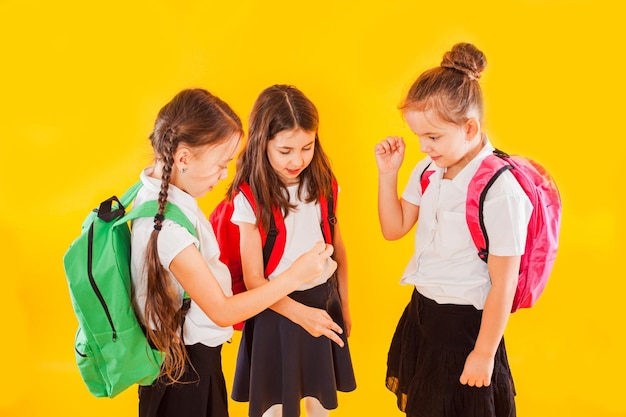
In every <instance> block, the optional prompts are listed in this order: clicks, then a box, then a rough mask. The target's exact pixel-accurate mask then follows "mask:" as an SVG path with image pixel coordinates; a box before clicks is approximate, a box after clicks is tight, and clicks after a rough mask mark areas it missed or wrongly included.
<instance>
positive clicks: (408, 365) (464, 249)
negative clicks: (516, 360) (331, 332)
mask: <svg viewBox="0 0 626 417" xmlns="http://www.w3.org/2000/svg"><path fill="white" fill-rule="evenodd" d="M492 151H493V146H492V145H491V144H490V143H489V141H487V142H486V144H485V146H484V147H483V148H482V149H481V151H480V152H479V153H478V155H476V157H474V158H473V159H472V160H471V161H470V162H469V163H468V164H467V165H466V166H465V167H464V168H463V169H462V170H461V171H460V172H459V173H458V174H457V175H456V176H455V178H454V179H452V180H448V179H444V178H443V174H444V172H445V170H444V169H442V168H438V167H436V166H435V164H431V162H432V161H431V160H430V158H425V159H424V160H422V161H420V162H419V163H418V164H417V166H416V167H415V169H414V170H413V172H412V174H411V177H410V179H409V182H408V183H407V186H406V188H405V190H404V192H403V194H402V198H403V199H404V200H406V201H407V202H409V203H411V204H414V205H416V206H419V207H420V212H419V218H418V222H417V227H416V231H415V252H414V254H413V256H412V258H411V260H410V261H409V263H408V265H407V267H406V269H405V271H404V274H403V276H402V278H401V281H400V282H401V283H402V284H408V285H413V286H415V291H414V293H413V295H412V298H411V301H410V302H409V304H408V306H407V307H406V309H405V311H404V313H403V315H402V317H401V319H400V321H399V323H398V326H397V328H396V332H395V334H394V337H393V339H392V342H391V346H390V349H389V354H388V363H387V387H388V388H389V389H390V390H391V391H392V392H394V393H396V395H397V397H398V407H399V408H400V409H401V410H402V411H405V412H406V414H407V416H410V417H426V416H428V417H444V416H445V417H456V416H458V417H494V416H497V417H509V416H514V415H515V400H514V396H515V387H514V384H513V378H512V376H511V372H510V369H509V364H508V360H507V357H506V348H505V345H504V339H502V341H501V342H500V346H499V348H498V351H497V353H496V355H495V367H494V372H493V377H492V381H491V385H490V386H489V387H482V388H476V387H469V386H466V385H462V384H461V383H460V382H459V378H460V376H461V373H462V371H463V367H464V364H465V359H466V358H467V355H468V354H469V353H470V352H471V351H472V350H473V348H474V344H475V342H476V338H477V336H478V331H479V329H480V323H481V318H482V310H483V308H484V305H485V300H486V298H487V294H488V293H489V290H490V289H491V279H490V277H489V272H488V269H487V264H486V263H485V262H483V261H482V260H481V259H480V258H479V257H478V255H477V250H476V247H475V246H474V243H473V241H472V238H471V235H470V232H469V229H468V227H467V223H466V219H465V204H466V198H467V186H468V184H469V182H470V180H471V178H472V176H473V175H474V174H475V173H476V171H477V169H478V167H479V165H480V163H481V162H482V160H483V159H484V158H485V157H486V156H487V155H489V154H491V153H492ZM429 164H430V167H429V168H428V169H429V170H430V169H433V170H435V172H434V173H433V174H432V175H431V176H430V177H429V178H430V184H429V185H428V187H427V188H426V190H425V192H424V194H423V195H422V189H421V176H422V172H423V171H424V169H425V168H426V167H427V166H428V165H429ZM531 212H532V205H531V203H530V201H529V200H528V197H527V196H526V194H525V193H524V191H523V190H522V188H521V187H520V185H519V184H518V183H517V181H516V180H515V178H514V177H513V175H512V174H511V173H510V172H506V173H504V175H501V176H500V177H499V178H498V179H497V180H496V181H495V183H494V184H493V186H492V188H491V189H490V191H489V192H488V193H487V197H486V200H485V204H484V210H483V213H484V220H485V227H486V230H487V235H488V236H489V251H490V253H491V254H493V255H496V256H516V255H522V254H523V253H524V249H525V241H526V229H527V225H528V220H529V218H530V214H531Z"/></svg>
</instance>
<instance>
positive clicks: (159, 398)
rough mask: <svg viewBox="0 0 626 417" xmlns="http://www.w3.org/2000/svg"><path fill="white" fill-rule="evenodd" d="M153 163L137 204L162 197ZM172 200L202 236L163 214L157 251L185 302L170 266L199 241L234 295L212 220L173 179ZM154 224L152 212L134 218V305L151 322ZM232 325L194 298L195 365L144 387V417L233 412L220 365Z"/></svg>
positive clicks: (190, 332)
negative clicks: (174, 378)
mask: <svg viewBox="0 0 626 417" xmlns="http://www.w3.org/2000/svg"><path fill="white" fill-rule="evenodd" d="M151 169H152V168H147V169H146V170H144V171H143V172H142V173H141V180H142V182H143V187H142V188H141V189H140V190H139V192H138V193H137V196H136V198H135V201H134V204H135V205H139V204H141V203H143V202H146V201H150V200H157V199H158V194H159V191H160V188H161V181H160V180H157V179H154V178H151V177H149V176H148V175H149V174H150V172H151ZM168 201H169V202H171V203H174V204H176V205H177V206H178V207H179V208H180V209H181V210H182V211H183V213H184V214H185V215H186V216H187V218H188V219H189V220H190V221H191V223H192V224H193V225H194V226H195V229H196V232H197V234H198V238H195V237H194V236H193V235H191V234H190V233H189V232H188V231H187V229H185V228H184V227H183V226H180V225H179V224H177V223H175V222H173V221H171V220H167V219H166V220H164V221H163V225H162V229H161V231H160V232H159V236H158V253H159V259H160V261H161V264H162V265H163V267H164V268H165V269H166V271H167V272H168V274H169V276H170V283H171V287H172V289H173V290H174V291H175V293H176V294H177V295H178V297H179V299H180V302H181V305H182V299H183V294H184V289H183V288H182V286H181V285H180V284H179V283H178V281H177V280H176V278H175V277H174V276H173V275H172V273H171V272H170V271H169V266H170V263H171V261H172V260H173V259H174V258H175V257H176V256H177V255H178V254H179V253H180V252H181V251H182V250H183V249H185V248H187V247H188V246H189V245H195V246H196V247H199V249H200V253H201V254H202V257H203V258H204V259H205V261H206V262H207V264H208V266H209V268H210V269H211V272H212V273H213V275H214V276H215V278H216V279H217V281H218V283H219V284H220V286H221V287H222V290H223V291H224V293H225V294H226V295H227V296H230V295H232V290H231V279H230V272H229V271H228V268H227V267H226V265H224V264H223V263H222V262H220V260H219V255H220V252H219V247H218V244H217V240H216V238H215V234H214V233H213V228H212V227H211V224H210V223H209V222H208V221H207V219H206V216H205V215H204V213H203V212H202V211H201V209H200V207H199V206H198V203H197V202H196V200H195V199H194V198H193V197H192V196H190V195H189V194H187V193H185V192H184V191H182V190H180V189H179V188H177V187H176V186H174V185H171V184H170V186H169V190H168ZM153 230H154V219H153V218H139V219H136V220H134V221H133V224H132V235H131V276H132V281H133V295H132V296H133V305H134V308H135V311H136V312H137V315H138V317H139V319H140V320H141V322H142V323H143V324H144V325H145V326H152V327H153V328H154V325H153V324H152V323H147V322H146V319H145V304H146V298H147V277H146V275H145V273H144V268H145V251H146V247H147V243H148V241H149V238H150V235H151V234H152V231H153ZM232 334H233V328H232V326H229V327H221V326H218V325H217V324H215V323H214V322H213V321H212V320H211V319H210V318H209V317H208V316H207V315H206V314H205V313H204V312H203V311H202V310H201V309H200V307H198V305H197V304H196V303H195V302H193V300H192V301H191V306H190V308H189V310H188V311H187V314H186V315H185V321H184V324H183V340H184V342H185V346H186V348H187V353H188V356H189V360H190V362H191V364H192V365H193V368H194V369H192V368H191V367H190V366H188V367H187V369H186V370H185V374H184V375H183V378H182V380H181V382H185V383H177V384H167V383H166V382H167V379H166V378H161V379H158V380H157V381H155V382H154V383H153V384H152V385H151V386H140V387H139V415H140V417H154V416H179V415H185V416H186V417H191V416H193V417H196V416H197V417H201V416H202V417H205V416H207V417H208V416H210V417H225V416H228V397H227V394H226V384H225V382H224V376H223V373H222V368H221V347H222V344H223V343H224V342H226V341H227V340H229V339H230V338H231V337H232Z"/></svg>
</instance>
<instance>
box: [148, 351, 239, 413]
mask: <svg viewBox="0 0 626 417" xmlns="http://www.w3.org/2000/svg"><path fill="white" fill-rule="evenodd" d="M186 348H187V354H188V357H189V361H190V362H191V363H192V364H193V368H192V367H191V366H189V364H187V365H188V366H187V367H186V368H185V373H184V374H183V376H182V378H181V382H180V383H176V384H166V383H165V381H166V379H165V378H163V377H161V378H159V379H157V380H156V381H155V382H154V383H153V384H152V385H150V386H141V385H140V386H139V417H180V416H185V417H228V395H227V394H226V382H225V380H224V374H223V372H222V346H221V345H220V346H217V347H209V346H205V345H203V344H200V343H198V344H195V345H191V346H186Z"/></svg>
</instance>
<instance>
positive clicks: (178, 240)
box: [158, 219, 199, 271]
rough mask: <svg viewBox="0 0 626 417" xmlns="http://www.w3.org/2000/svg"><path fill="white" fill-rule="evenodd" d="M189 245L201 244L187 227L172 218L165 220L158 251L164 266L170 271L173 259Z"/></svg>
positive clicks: (160, 233)
mask: <svg viewBox="0 0 626 417" xmlns="http://www.w3.org/2000/svg"><path fill="white" fill-rule="evenodd" d="M189 245H196V246H198V245H199V242H198V239H196V238H195V237H194V236H193V235H192V234H191V233H189V231H188V230H187V229H185V228H184V227H183V226H181V225H179V224H178V223H176V222H174V221H172V220H167V219H166V220H165V221H164V222H163V227H162V228H161V231H160V232H159V240H158V251H159V259H160V260H161V264H162V265H163V267H164V268H165V269H166V270H168V271H169V268H170V264H171V263H172V260H174V258H175V257H176V256H178V254H179V253H180V252H182V251H183V249H185V248H186V247H188V246H189Z"/></svg>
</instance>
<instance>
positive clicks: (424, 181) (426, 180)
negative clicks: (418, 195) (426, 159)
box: [420, 162, 435, 195]
mask: <svg viewBox="0 0 626 417" xmlns="http://www.w3.org/2000/svg"><path fill="white" fill-rule="evenodd" d="M431 165H432V162H430V163H429V164H428V165H426V168H424V170H423V171H422V173H421V174H420V185H421V186H422V195H424V191H426V188H427V187H428V184H430V176H431V175H433V174H434V173H435V170H434V169H431V170H429V169H428V168H430V166H431Z"/></svg>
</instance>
